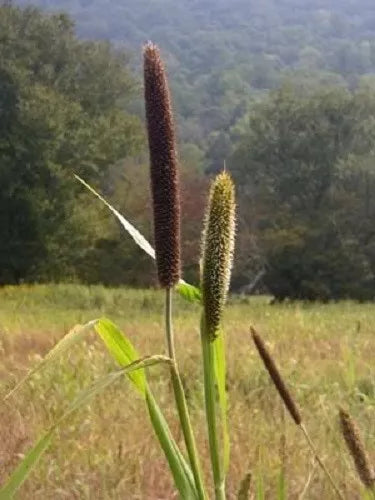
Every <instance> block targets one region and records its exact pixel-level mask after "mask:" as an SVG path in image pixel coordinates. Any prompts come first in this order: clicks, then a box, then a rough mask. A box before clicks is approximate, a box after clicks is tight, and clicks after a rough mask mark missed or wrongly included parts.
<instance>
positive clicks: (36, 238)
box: [0, 5, 141, 283]
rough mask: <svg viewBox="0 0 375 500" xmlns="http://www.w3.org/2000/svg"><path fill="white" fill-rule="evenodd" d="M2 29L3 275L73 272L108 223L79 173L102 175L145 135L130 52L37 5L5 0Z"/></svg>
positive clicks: (2, 279)
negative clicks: (137, 113) (81, 185)
mask: <svg viewBox="0 0 375 500" xmlns="http://www.w3.org/2000/svg"><path fill="white" fill-rule="evenodd" d="M0 32H1V43H0V75H1V78H0V85H1V92H0V94H1V97H0V99H1V104H0V123H1V126H0V127H1V130H0V214H1V215H0V241H1V247H0V269H1V271H0V283H19V282H21V281H31V280H35V279H49V280H51V279H52V280H59V279H61V278H62V277H64V279H67V278H69V277H71V278H73V277H74V276H76V275H78V276H79V274H80V265H82V262H83V261H84V260H85V257H86V253H87V252H89V251H90V249H91V248H93V247H95V246H96V245H97V241H98V238H99V235H100V233H101V231H102V230H103V227H100V217H98V212H97V210H96V208H95V207H94V206H93V205H92V204H90V203H87V201H86V197H84V196H83V197H81V196H80V195H79V189H78V186H77V183H76V182H75V180H74V178H73V173H74V172H77V173H80V174H82V175H85V176H86V178H88V179H89V180H90V181H91V182H94V183H100V182H102V180H103V178H104V177H105V176H106V174H107V172H108V167H109V166H111V165H113V164H114V163H115V162H116V161H118V160H120V159H122V158H124V157H126V156H128V155H129V154H133V153H134V152H136V151H137V150H138V149H139V145H140V143H141V133H140V126H139V121H138V119H136V118H135V117H133V116H131V115H129V114H127V113H126V112H124V105H125V102H126V100H127V99H129V97H130V95H131V92H132V89H133V87H134V82H133V79H132V77H131V76H130V74H129V71H128V69H127V68H126V61H127V56H126V54H125V53H123V52H122V51H118V50H115V49H114V48H113V47H111V45H109V44H108V43H104V42H98V43H96V42H83V41H79V40H78V39H77V38H76V36H75V34H74V30H73V24H72V22H71V20H70V19H69V18H68V17H67V16H66V15H64V14H56V15H53V16H47V15H44V14H42V13H41V12H40V11H38V10H36V9H33V8H27V9H24V10H22V9H19V8H17V7H12V6H6V5H5V6H4V5H3V6H1V7H0ZM95 218H96V219H97V222H98V224H93V219H95ZM90 220H91V223H90Z"/></svg>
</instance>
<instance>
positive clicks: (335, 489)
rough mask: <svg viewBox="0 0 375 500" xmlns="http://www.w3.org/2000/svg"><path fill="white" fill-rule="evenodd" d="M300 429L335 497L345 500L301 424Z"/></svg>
mask: <svg viewBox="0 0 375 500" xmlns="http://www.w3.org/2000/svg"><path fill="white" fill-rule="evenodd" d="M299 427H300V429H301V430H302V432H303V434H304V436H305V438H306V441H307V444H308V445H309V447H310V449H311V451H312V453H313V455H314V458H315V460H316V461H317V463H318V464H319V466H320V468H321V469H322V471H323V472H324V474H325V475H326V476H327V479H328V481H329V482H330V483H331V486H332V488H333V490H334V491H335V493H336V495H337V498H340V500H345V498H344V496H343V494H342V493H341V491H340V490H339V489H338V487H337V486H336V483H335V481H334V480H333V477H332V476H331V474H330V472H329V470H328V469H327V467H326V466H325V463H324V462H323V461H322V459H321V458H320V456H319V454H318V452H317V449H316V448H315V445H314V443H313V442H312V440H311V437H310V435H309V433H308V432H307V429H306V427H305V426H304V424H303V423H301V424H300V425H299Z"/></svg>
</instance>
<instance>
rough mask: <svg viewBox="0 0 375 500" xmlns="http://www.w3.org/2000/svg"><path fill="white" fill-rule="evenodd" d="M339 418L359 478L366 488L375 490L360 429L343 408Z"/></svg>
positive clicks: (372, 472)
mask: <svg viewBox="0 0 375 500" xmlns="http://www.w3.org/2000/svg"><path fill="white" fill-rule="evenodd" d="M339 417H340V426H341V432H342V435H343V437H344V439H345V443H346V446H347V448H348V450H349V453H350V455H351V456H352V459H353V462H354V465H355V468H356V470H357V473H358V476H359V478H360V479H361V481H362V483H363V484H364V485H365V486H366V488H373V487H374V486H375V475H374V470H373V468H372V466H371V463H370V459H369V457H368V455H367V453H366V450H365V447H364V445H363V442H362V438H361V434H360V431H359V428H358V426H357V424H356V422H355V421H354V420H353V419H352V417H351V416H350V415H349V413H347V412H346V411H345V410H343V409H342V408H340V410H339Z"/></svg>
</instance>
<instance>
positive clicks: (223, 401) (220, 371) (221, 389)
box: [214, 331, 230, 475]
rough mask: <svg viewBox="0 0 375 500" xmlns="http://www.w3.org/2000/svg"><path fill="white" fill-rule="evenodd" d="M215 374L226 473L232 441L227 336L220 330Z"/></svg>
mask: <svg viewBox="0 0 375 500" xmlns="http://www.w3.org/2000/svg"><path fill="white" fill-rule="evenodd" d="M214 356H215V375H216V383H217V389H218V395H219V405H220V412H221V416H220V417H221V429H222V438H223V470H224V474H225V475H226V474H227V472H228V468H229V457H230V441H229V430H228V416H227V412H228V400H227V391H226V359H225V336H224V332H223V331H220V332H219V335H218V336H217V337H216V339H215V341H214Z"/></svg>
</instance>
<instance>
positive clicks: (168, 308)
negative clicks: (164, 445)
mask: <svg viewBox="0 0 375 500" xmlns="http://www.w3.org/2000/svg"><path fill="white" fill-rule="evenodd" d="M172 317H173V314H172V289H171V288H167V289H166V295H165V332H166V338H167V347H168V356H169V357H170V358H171V359H172V361H173V363H172V365H171V379H172V385H173V391H174V396H175V401H176V406H177V411H178V416H179V419H180V423H181V427H182V432H183V435H184V440H185V445H186V449H187V452H188V456H189V461H190V465H191V469H192V472H193V476H194V481H195V486H196V488H197V494H198V498H199V499H200V500H205V499H206V498H207V495H206V493H205V489H204V484H203V478H202V470H201V466H200V462H199V455H198V451H197V447H196V443H195V438H194V433H193V428H192V425H191V422H190V416H189V410H188V406H187V402H186V396H185V391H184V388H183V385H182V381H181V377H180V374H179V370H178V366H177V361H176V352H175V346H174V335H173V322H172Z"/></svg>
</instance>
